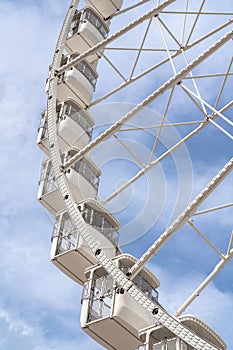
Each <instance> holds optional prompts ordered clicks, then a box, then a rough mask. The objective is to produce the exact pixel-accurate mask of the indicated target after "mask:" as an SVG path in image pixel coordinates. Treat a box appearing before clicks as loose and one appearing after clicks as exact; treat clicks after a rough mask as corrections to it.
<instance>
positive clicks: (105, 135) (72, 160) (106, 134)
mask: <svg viewBox="0 0 233 350" xmlns="http://www.w3.org/2000/svg"><path fill="white" fill-rule="evenodd" d="M232 36H233V31H232V30H231V31H230V32H228V33H227V34H226V35H224V36H223V37H222V38H221V39H220V40H218V41H217V42H216V43H215V44H214V45H212V46H211V47H210V48H208V49H207V50H206V51H204V52H203V53H202V54H201V55H199V56H198V57H197V58H196V59H194V60H193V61H192V62H191V63H190V64H189V65H188V66H186V67H185V68H183V69H182V70H181V71H179V72H178V73H177V74H176V75H175V76H173V77H172V78H171V79H169V80H168V81H167V82H166V83H165V84H163V85H162V86H160V87H159V88H158V89H157V90H155V91H154V92H153V93H152V94H151V95H149V96H148V97H147V98H146V99H145V100H143V101H142V102H141V103H140V104H138V105H137V106H136V107H135V108H133V109H132V110H131V111H130V112H128V113H127V114H126V115H125V116H123V117H122V118H121V119H120V120H118V121H117V122H116V123H115V124H113V125H112V126H111V127H110V128H109V129H107V130H106V131H105V132H103V133H102V134H101V135H99V136H98V137H97V138H96V139H95V140H93V141H92V142H90V143H89V144H88V145H87V146H85V147H84V148H83V149H82V150H80V151H79V152H77V154H76V155H75V156H73V157H71V158H70V160H69V161H68V162H66V163H65V164H64V165H63V170H66V169H67V168H69V167H70V166H71V165H73V164H74V163H75V162H76V161H77V160H78V159H80V158H81V157H82V156H84V155H85V154H86V153H87V152H89V151H90V150H91V149H93V148H94V147H95V146H96V145H97V144H99V143H100V142H103V141H104V140H106V139H108V138H109V137H110V136H112V135H113V134H114V133H115V132H117V131H118V130H120V128H121V127H122V125H123V124H124V123H126V122H127V121H128V120H130V119H131V118H132V117H133V116H134V115H135V114H137V113H138V112H139V111H141V110H142V109H143V108H144V107H146V106H148V105H149V104H150V103H151V102H153V101H154V100H155V99H156V98H158V97H159V96H161V94H163V93H164V92H165V91H167V90H169V89H170V88H171V87H172V86H174V85H175V84H177V83H179V82H180V81H181V80H182V79H183V78H184V77H185V76H186V75H187V74H188V73H189V72H190V71H192V70H193V69H194V68H195V67H197V66H198V65H199V64H201V63H202V62H203V61H205V60H206V59H207V58H208V57H209V56H210V55H212V54H213V53H214V52H216V51H217V50H218V49H219V48H220V47H222V46H223V45H224V44H225V43H226V42H228V41H229V40H231V38H232Z"/></svg>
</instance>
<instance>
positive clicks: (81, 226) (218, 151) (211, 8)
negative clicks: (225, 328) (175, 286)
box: [38, 0, 233, 350]
mask: <svg viewBox="0 0 233 350" xmlns="http://www.w3.org/2000/svg"><path fill="white" fill-rule="evenodd" d="M232 14H233V11H232V5H231V2H230V1H226V0H225V1H222V2H221V3H219V1H212V0H211V1H210V0H198V1H195V2H194V1H189V0H165V1H163V2H162V1H157V2H156V1H153V0H134V1H128V0H125V1H122V0H86V4H84V3H83V2H82V1H79V0H73V1H71V4H70V5H69V8H68V11H67V14H66V17H65V20H64V23H63V26H62V29H61V32H60V35H59V38H58V42H57V46H56V50H55V53H54V58H53V62H52V64H51V66H50V70H49V77H48V80H47V86H46V92H47V94H48V103H47V109H46V111H45V112H43V113H42V116H41V125H40V128H39V133H38V145H39V146H40V147H41V149H42V150H43V151H44V152H45V154H46V156H47V158H46V160H45V161H44V162H43V163H42V171H41V179H40V183H39V192H38V198H39V200H40V202H41V204H42V205H43V206H44V207H45V208H46V209H47V210H48V211H49V212H50V213H51V214H52V215H53V216H54V218H55V225H54V231H53V235H52V244H51V260H52V261H53V263H54V264H55V265H56V266H57V267H58V268H59V269H60V270H61V271H63V272H64V273H65V274H66V275H67V276H68V277H70V278H72V279H73V280H74V281H75V282H77V283H78V284H81V285H82V286H83V295H82V310H81V316H80V322H81V327H82V328H83V330H84V331H85V332H86V333H87V334H88V335H90V336H91V337H92V338H93V339H95V340H96V341H97V342H98V343H99V344H101V345H102V346H104V347H105V348H106V349H110V350H118V349H122V348H123V349H126V350H133V349H145V350H152V349H153V350H165V349H166V350H217V349H218V350H219V349H221V350H223V349H226V347H227V345H226V344H225V343H224V341H223V340H222V339H221V337H220V336H219V335H217V334H216V333H215V332H214V330H212V329H211V328H210V327H209V326H208V325H207V324H205V323H204V322H203V321H202V320H200V319H199V318H198V317H196V316H193V315H190V314H183V313H184V311H185V310H186V309H187V307H188V306H189V305H190V304H191V303H192V302H193V301H194V300H195V299H196V297H197V296H198V295H199V294H200V293H201V292H202V290H203V289H204V288H205V287H206V286H207V285H208V284H209V282H210V281H212V280H213V278H214V277H215V276H216V275H217V274H218V273H219V272H220V271H221V270H222V269H223V268H224V266H225V265H226V264H227V263H228V262H229V261H230V260H231V258H232V256H233V248H232V243H233V232H231V230H230V222H228V221H227V220H226V217H228V216H229V215H230V214H229V210H231V209H232V206H233V203H232V202H233V201H232V196H231V194H232V193H231V192H232V191H230V186H229V181H230V180H229V179H230V176H231V170H232V168H233V158H231V156H232V155H231V153H232V152H231V149H232V139H233V136H232V126H233V121H232V113H231V112H232V106H233V99H232V86H233V85H232V82H233V69H232V66H233V57H232V38H233V29H232V23H233V17H232ZM200 163H201V165H200ZM197 173H198V175H199V182H200V184H198V185H199V187H198V185H196V183H195V180H196V175H197ZM174 178H176V180H174ZM200 178H201V179H202V181H200ZM206 179H208V181H206ZM224 183H227V186H229V187H227V186H226V187H224V189H225V190H224V191H223V187H221V186H223V184H224ZM192 187H194V193H195V194H194V195H192ZM226 188H229V191H226ZM226 211H227V213H228V216H227V215H224V214H223V213H225V212H226ZM229 221H230V220H229ZM218 224H219V228H218ZM210 228H211V230H212V229H213V228H214V229H216V232H217V230H218V229H221V230H223V229H224V230H225V231H226V232H225V231H224V232H222V231H221V232H218V235H217V234H216V233H215V235H213V234H211V233H212V232H208V230H209V229H210ZM190 231H192V234H190V233H188V234H186V235H185V236H184V234H183V233H184V232H190ZM193 233H194V234H195V238H193V237H194V236H193ZM179 234H180V235H182V239H184V240H185V242H186V244H187V248H186V251H182V252H181V254H183V262H184V264H186V263H187V262H186V259H189V257H190V256H191V255H192V254H193V255H195V254H200V259H202V255H201V254H202V251H201V250H202V249H203V248H202V245H201V243H200V242H202V244H203V245H204V246H205V248H204V249H203V252H204V257H203V262H206V263H207V262H208V263H209V262H211V263H213V265H212V270H211V272H210V273H207V277H206V278H205V279H204V281H202V282H201V284H200V285H199V286H198V287H197V288H196V289H195V290H194V292H193V293H191V295H190V296H189V297H188V298H187V300H186V301H184V303H183V305H181V306H180V307H179V309H178V310H177V312H176V313H175V314H174V315H171V314H170V313H169V312H167V311H166V305H162V304H161V303H160V298H159V295H158V291H157V289H158V287H159V285H160V282H159V280H158V278H157V277H156V276H155V274H153V273H152V270H151V268H150V267H151V266H152V265H151V263H152V262H153V258H154V257H155V256H160V255H159V254H160V252H162V251H163V250H165V249H166V247H167V246H169V242H172V243H171V246H170V248H168V250H167V253H165V255H164V256H165V258H164V259H165V260H166V261H167V263H168V264H173V261H172V260H173V259H174V257H175V256H176V254H178V252H177V251H178V250H179V242H178V241H177V242H176V241H174V237H175V236H179ZM196 234H197V235H196ZM196 237H197V240H196ZM199 241H200V242H199ZM199 243H200V246H199ZM124 247H133V248H132V251H133V253H134V252H136V248H135V247H137V255H139V256H140V255H141V256H140V257H139V258H138V257H137V258H136V257H135V256H134V255H136V253H135V254H132V255H131V254H128V253H129V252H128V249H129V248H127V249H126V248H124ZM171 247H172V248H173V254H172V257H171V256H170V255H169V254H171V250H170V251H169V249H171ZM206 247H207V248H208V249H209V250H206ZM124 250H125V251H127V253H124V252H123V251H124ZM209 251H210V252H209ZM206 252H209V253H206ZM174 260H175V259H174ZM156 261H157V260H156ZM192 262H193V263H195V264H197V265H198V264H199V262H198V259H195V258H194V259H193V261H192ZM174 264H175V263H174ZM146 265H147V266H146ZM199 265H200V266H202V264H199ZM171 270H172V266H171Z"/></svg>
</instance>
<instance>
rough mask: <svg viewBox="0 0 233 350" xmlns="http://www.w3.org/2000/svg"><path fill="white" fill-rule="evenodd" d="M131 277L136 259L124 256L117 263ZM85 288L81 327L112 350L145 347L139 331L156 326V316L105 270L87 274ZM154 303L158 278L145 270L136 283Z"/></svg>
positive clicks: (156, 299)
mask: <svg viewBox="0 0 233 350" xmlns="http://www.w3.org/2000/svg"><path fill="white" fill-rule="evenodd" d="M113 261H114V262H115V264H117V266H118V267H119V268H120V269H121V270H122V271H123V272H124V273H127V272H128V271H129V269H130V267H132V266H133V265H134V264H135V262H136V259H135V258H134V257H133V256H131V255H127V254H122V255H119V256H117V257H115V258H114V259H113ZM86 276H87V282H85V284H84V287H83V297H82V310H81V327H82V328H83V329H84V331H85V332H86V333H87V334H88V335H90V336H91V337H92V338H93V339H95V340H96V341H97V342H98V343H100V344H101V345H102V346H104V347H105V348H106V349H109V350H118V349H119V350H120V349H124V350H132V349H135V348H137V347H138V346H139V345H140V344H142V341H141V339H140V338H139V336H138V331H139V330H140V329H142V328H144V327H147V326H149V325H151V324H153V322H154V321H153V315H152V314H151V313H149V312H148V311H146V310H145V308H144V307H143V306H142V305H140V304H139V303H137V302H136V301H135V300H134V299H133V298H132V297H131V296H130V295H129V294H128V293H127V291H126V290H124V289H123V288H118V287H117V286H116V285H115V283H114V280H113V279H112V277H111V276H109V275H108V274H107V272H106V271H105V270H104V268H103V267H102V266H100V265H96V266H94V267H92V268H90V269H88V270H86ZM133 281H134V283H135V284H136V285H137V287H138V288H139V289H140V290H142V291H143V292H144V293H145V294H146V295H147V296H148V297H149V298H150V299H152V300H153V301H155V302H157V301H158V293H157V291H156V288H157V287H158V286H159V281H158V280H157V278H156V277H155V276H154V275H153V274H152V273H151V272H150V271H149V270H148V269H146V268H143V269H142V270H141V271H140V273H139V274H138V276H136V277H135V279H134V280H133Z"/></svg>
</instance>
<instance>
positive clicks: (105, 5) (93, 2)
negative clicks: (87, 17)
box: [86, 0, 123, 18]
mask: <svg viewBox="0 0 233 350" xmlns="http://www.w3.org/2000/svg"><path fill="white" fill-rule="evenodd" d="M86 3H87V4H88V5H89V6H92V7H94V9H95V10H96V11H98V12H99V13H100V14H101V15H102V16H103V18H108V17H109V16H111V15H113V14H114V13H115V12H117V11H119V10H120V8H121V6H122V3H123V0H86Z"/></svg>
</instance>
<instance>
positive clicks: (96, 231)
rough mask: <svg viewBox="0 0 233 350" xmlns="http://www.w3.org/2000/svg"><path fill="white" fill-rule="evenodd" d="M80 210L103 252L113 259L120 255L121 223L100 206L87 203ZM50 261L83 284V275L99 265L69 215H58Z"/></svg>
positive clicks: (94, 203)
mask: <svg viewBox="0 0 233 350" xmlns="http://www.w3.org/2000/svg"><path fill="white" fill-rule="evenodd" d="M78 208H79V210H80V212H81V215H82V217H83V219H84V221H85V223H86V224H87V227H88V230H89V232H90V233H91V234H92V235H93V237H94V239H95V241H96V242H98V244H99V246H100V247H101V249H102V250H103V251H104V253H105V254H106V255H107V256H108V257H109V258H113V257H114V256H116V255H117V254H119V253H120V251H119V249H118V240H119V232H118V229H119V226H120V224H119V222H118V221H117V220H116V218H115V217H114V216H113V215H112V214H110V213H109V212H108V211H107V210H106V209H105V208H104V207H103V206H102V205H101V204H100V203H98V202H97V201H94V200H86V201H83V202H81V203H79V205H78ZM51 260H52V261H53V263H54V264H55V265H56V266H57V267H58V268H59V269H60V270H61V271H63V272H64V273H65V274H66V275H67V276H69V277H70V278H72V279H73V280H75V281H76V282H78V283H79V284H83V283H84V281H86V278H85V275H84V271H85V269H86V268H89V267H91V266H93V265H95V264H96V263H97V259H96V258H95V257H94V255H93V254H92V252H91V251H90V249H89V248H88V246H87V245H86V243H85V242H84V240H83V238H82V237H81V235H80V234H79V232H77V230H76V228H75V227H74V225H73V224H72V221H71V219H70V216H69V214H68V212H67V211H64V212H62V213H60V214H59V215H57V217H56V224H55V226H54V232H53V236H52V247H51Z"/></svg>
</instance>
